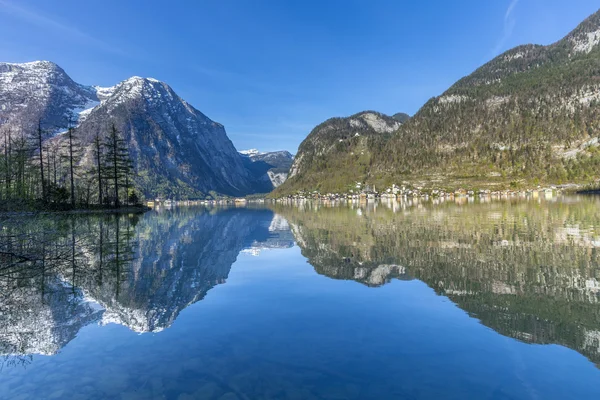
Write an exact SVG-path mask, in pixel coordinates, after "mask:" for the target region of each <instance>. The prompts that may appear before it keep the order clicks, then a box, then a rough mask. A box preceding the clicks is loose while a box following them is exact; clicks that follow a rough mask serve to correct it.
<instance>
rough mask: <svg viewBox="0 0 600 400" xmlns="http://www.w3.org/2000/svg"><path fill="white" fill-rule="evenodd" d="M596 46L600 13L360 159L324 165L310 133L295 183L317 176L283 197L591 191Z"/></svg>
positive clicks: (327, 160) (452, 91)
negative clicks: (395, 190) (405, 185)
mask: <svg viewBox="0 0 600 400" xmlns="http://www.w3.org/2000/svg"><path fill="white" fill-rule="evenodd" d="M599 43H600V12H597V13H595V14H593V15H592V16H590V17H589V18H588V19H586V20H585V21H583V22H582V23H581V24H580V25H579V26H578V27H577V28H576V29H575V30H573V31H572V32H571V33H569V34H568V35H567V36H566V37H565V38H563V39H562V40H560V41H558V42H556V43H554V44H551V45H548V46H540V45H524V46H519V47H516V48H514V49H512V50H509V51H507V52H506V53H504V54H502V55H500V56H498V57H496V58H495V59H493V60H491V61H490V62H488V63H487V64H485V65H483V66H482V67H480V68H479V69H477V70H476V71H474V72H473V73H472V74H471V75H469V76H466V77H464V78H462V79H460V80H459V81H458V82H456V83H455V84H454V85H453V86H452V87H450V88H449V89H448V90H447V91H446V92H444V93H443V94H442V95H441V96H437V97H434V98H432V99H430V100H429V101H428V102H427V103H426V104H425V105H424V106H423V107H422V108H421V109H420V110H419V112H418V113H417V114H416V115H414V116H413V117H411V118H410V119H408V120H406V122H405V123H404V124H403V125H402V127H401V128H400V129H398V130H397V132H395V133H393V134H392V135H389V136H390V139H389V140H378V141H366V142H365V147H364V148H362V149H361V154H363V153H364V154H365V155H366V156H365V158H366V159H364V160H360V159H356V160H353V162H349V163H348V164H345V163H340V162H339V158H338V157H321V154H320V153H319V152H315V151H313V150H312V149H311V148H310V147H311V146H309V144H310V143H311V142H312V138H311V136H313V133H311V135H309V136H308V137H307V139H306V141H305V143H303V144H302V145H301V148H300V149H299V151H298V154H297V156H296V163H295V164H294V167H292V173H291V175H292V176H294V175H296V174H297V173H298V172H302V171H301V170H305V171H310V172H311V174H315V176H314V177H306V176H305V174H302V173H300V176H299V177H298V178H296V179H290V180H289V185H288V184H284V185H283V187H282V188H281V189H283V190H282V191H281V192H280V193H286V192H287V189H298V188H302V189H308V190H314V189H320V190H321V191H323V190H322V189H324V188H327V190H329V189H330V188H338V189H339V190H343V189H344V187H349V186H350V185H352V184H353V183H354V182H355V181H365V182H367V183H370V184H375V185H376V186H377V187H380V186H386V185H390V184H392V183H400V182H402V181H408V182H410V183H414V184H416V183H418V184H419V185H422V186H429V187H446V188H448V189H456V188H458V187H465V186H471V187H472V188H481V186H484V185H489V186H490V187H493V186H495V187H507V186H509V185H510V186H513V187H518V186H534V185H537V184H538V183H551V184H561V183H568V182H573V183H588V182H592V181H594V180H596V179H597V178H598V171H600V151H599V150H598V143H599V135H600V134H599V131H600V122H599V121H600V109H599V107H598V105H599V104H600V103H599V101H600V46H599ZM318 129H319V128H317V129H316V130H318ZM348 151H350V152H351V151H353V149H352V148H348ZM349 161H350V160H349ZM300 163H302V164H304V166H302V167H301V168H300V171H297V170H296V169H295V168H296V167H297V166H298V167H299V166H300ZM297 164H298V165H297ZM365 164H368V165H365ZM344 169H346V170H347V171H346V172H345V173H340V171H341V170H344Z"/></svg>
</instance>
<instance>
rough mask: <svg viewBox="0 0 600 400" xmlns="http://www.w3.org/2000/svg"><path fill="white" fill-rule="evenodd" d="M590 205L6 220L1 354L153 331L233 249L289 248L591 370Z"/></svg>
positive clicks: (595, 291)
mask: <svg viewBox="0 0 600 400" xmlns="http://www.w3.org/2000/svg"><path fill="white" fill-rule="evenodd" d="M567 200H568V201H567ZM599 206H600V202H598V201H597V200H595V199H575V198H565V199H562V200H559V201H556V202H543V203H541V204H540V203H538V202H537V201H535V202H534V201H529V202H526V201H521V202H514V203H509V202H494V203H489V204H468V205H456V204H438V205H433V204H419V203H414V204H411V203H401V204H399V203H393V204H392V203H389V204H385V203H380V204H378V205H373V204H369V205H368V206H367V205H358V204H345V205H341V206H337V207H323V206H320V205H318V204H314V203H304V204H302V205H300V206H283V205H277V206H274V207H272V209H264V208H263V209H252V208H225V209H204V208H175V209H172V210H162V211H153V212H150V213H147V214H145V215H141V216H138V215H121V216H115V215H109V216H106V215H102V216H90V215H87V216H56V215H53V216H44V217H39V216H38V217H36V218H35V219H33V218H32V219H30V220H27V219H23V218H20V219H14V220H11V219H10V218H5V220H3V221H0V224H1V225H2V226H1V229H0V236H1V238H0V239H1V240H0V356H4V357H6V358H7V359H11V360H14V359H15V357H17V358H18V357H24V356H25V357H26V356H29V355H33V354H48V355H49V354H55V353H57V352H58V351H59V350H60V349H61V348H62V347H64V346H65V345H66V344H67V343H68V342H69V341H71V340H72V339H73V338H74V337H75V336H76V335H77V333H78V331H79V330H80V329H81V328H82V327H84V326H86V325H88V324H90V323H99V324H107V323H116V324H121V325H124V326H126V327H128V328H129V329H131V330H133V331H135V332H159V331H161V330H163V329H165V328H167V327H169V326H171V325H172V324H173V322H174V321H175V319H176V318H177V316H178V315H179V313H180V312H181V311H182V310H183V309H185V308H186V307H187V306H189V305H191V304H193V303H195V302H198V301H199V300H201V299H203V298H204V296H205V295H206V294H207V292H208V291H209V290H210V289H211V288H213V287H214V286H215V285H217V284H220V283H223V282H225V281H226V279H227V277H228V275H229V271H230V269H231V266H232V264H233V263H234V262H235V260H236V258H237V257H238V255H239V254H240V252H245V253H249V254H252V255H259V254H260V253H261V251H263V250H265V249H269V248H288V247H292V246H293V244H294V242H295V243H296V244H298V245H299V247H300V249H301V251H302V254H303V255H304V256H305V257H306V258H307V259H308V262H309V263H310V264H311V265H312V266H313V267H314V269H315V271H316V272H317V273H319V274H322V275H325V276H327V277H330V278H334V279H345V280H354V281H357V282H360V283H362V284H364V285H367V286H373V287H376V286H381V285H384V284H386V283H387V282H389V281H390V280H392V279H419V280H421V281H423V282H425V283H426V284H428V285H429V286H430V287H431V288H433V289H434V290H435V291H436V293H438V294H440V295H444V296H447V297H448V298H449V299H451V300H452V301H453V302H454V303H456V304H457V305H458V306H459V307H460V308H462V309H463V310H465V311H466V312H468V313H469V314H470V315H472V316H473V317H475V318H478V319H479V320H480V321H481V322H482V323H483V324H485V325H486V326H489V327H490V328H492V329H494V330H495V331H497V332H499V333H501V334H503V335H506V336H510V337H513V338H516V339H519V340H521V341H524V342H528V343H556V344H561V345H564V346H567V347H570V348H572V349H574V350H576V351H578V352H580V353H581V354H584V355H585V356H586V357H588V358H589V359H590V360H592V361H593V362H594V363H596V364H598V363H600V307H599V300H600V281H599V278H600V266H599V261H598V249H599V247H600V232H599V231H598V230H599V229H600V211H599V210H600V207H599ZM24 362H26V360H25V361H24Z"/></svg>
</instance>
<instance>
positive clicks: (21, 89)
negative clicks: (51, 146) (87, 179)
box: [0, 61, 99, 134]
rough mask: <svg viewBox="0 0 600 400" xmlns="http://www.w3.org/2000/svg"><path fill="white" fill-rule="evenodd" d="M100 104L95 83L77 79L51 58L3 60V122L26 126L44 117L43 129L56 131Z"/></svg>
mask: <svg viewBox="0 0 600 400" xmlns="http://www.w3.org/2000/svg"><path fill="white" fill-rule="evenodd" d="M98 104H99V99H98V95H97V94H96V90H95V89H94V88H93V87H89V86H83V85H80V84H78V83H75V82H74V81H73V80H72V79H71V78H70V77H69V76H68V75H67V74H66V73H65V71H63V70H62V68H60V67H59V66H58V65H56V64H54V63H52V62H49V61H34V62H29V63H23V64H11V63H0V121H2V122H4V123H11V124H13V125H18V126H21V127H23V128H26V127H29V125H31V124H37V122H38V120H41V121H42V125H43V127H44V129H46V130H47V131H49V132H50V133H51V134H54V133H57V132H59V131H61V130H64V129H66V128H67V127H68V125H69V123H70V120H73V122H75V123H76V122H77V121H78V120H79V118H80V117H81V116H82V114H81V113H82V111H84V110H89V109H91V108H93V107H94V106H96V105H98ZM84 115H85V113H84Z"/></svg>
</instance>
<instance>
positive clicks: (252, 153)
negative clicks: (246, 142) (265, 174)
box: [239, 149, 264, 157]
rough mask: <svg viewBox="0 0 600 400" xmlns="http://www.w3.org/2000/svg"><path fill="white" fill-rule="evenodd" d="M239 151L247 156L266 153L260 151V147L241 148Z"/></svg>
mask: <svg viewBox="0 0 600 400" xmlns="http://www.w3.org/2000/svg"><path fill="white" fill-rule="evenodd" d="M239 153H240V154H243V155H245V156H248V157H251V156H258V155H261V154H264V153H262V152H260V151H258V149H248V150H241V151H239Z"/></svg>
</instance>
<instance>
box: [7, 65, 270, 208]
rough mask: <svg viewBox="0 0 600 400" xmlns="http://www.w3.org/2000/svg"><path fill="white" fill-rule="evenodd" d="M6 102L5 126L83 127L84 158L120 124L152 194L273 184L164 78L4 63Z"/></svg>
mask: <svg viewBox="0 0 600 400" xmlns="http://www.w3.org/2000/svg"><path fill="white" fill-rule="evenodd" d="M0 104H1V106H0V123H1V124H2V126H1V128H2V129H4V130H7V129H11V130H14V131H16V132H23V133H25V134H31V133H32V132H35V129H36V128H37V124H38V121H40V122H41V125H42V128H43V129H44V131H45V132H46V135H47V137H48V138H52V137H57V140H60V138H61V132H64V131H65V130H66V129H67V128H68V127H69V125H70V124H71V125H74V126H76V127H77V131H76V135H77V137H78V140H79V141H80V142H81V143H82V145H83V147H84V153H85V155H86V156H87V157H86V156H84V157H83V159H84V160H85V159H86V158H87V159H90V158H91V156H90V152H91V146H90V144H91V143H92V140H93V138H94V136H95V135H96V134H97V133H100V135H104V134H106V132H107V131H108V129H109V128H110V126H111V125H112V124H115V126H116V128H117V129H118V130H119V131H120V132H121V133H122V135H123V137H124V139H125V140H126V142H127V145H128V148H129V152H130V155H131V157H132V159H133V163H134V171H135V183H136V186H137V187H138V188H139V189H140V190H141V191H142V192H143V193H144V194H145V195H146V196H147V197H150V196H161V197H176V198H202V197H205V196H207V195H209V194H213V195H231V196H240V195H246V194H251V193H264V192H268V191H270V190H272V188H273V183H272V182H271V179H270V177H269V175H268V171H266V170H265V171H263V174H262V175H261V174H259V173H257V171H256V168H249V167H248V163H247V162H246V159H245V157H243V156H241V155H240V154H239V153H238V152H237V151H236V149H235V147H234V146H233V143H232V142H231V141H230V140H229V138H228V137H227V134H226V133H225V128H224V127H223V125H221V124H219V123H217V122H214V121H212V120H211V119H210V118H208V117H207V116H205V115H204V114H202V113H201V112H200V111H198V110H197V109H195V108H194V107H192V106H191V105H190V104H189V103H187V102H186V101H185V100H183V99H182V98H180V97H179V96H178V95H177V94H176V93H175V92H174V91H173V89H171V87H169V86H168V85H167V84H165V83H163V82H160V81H158V80H156V79H152V78H141V77H132V78H129V79H126V80H124V81H123V82H121V83H119V84H117V85H115V86H113V87H98V86H84V85H81V84H78V83H76V82H74V81H73V80H72V79H71V78H70V77H69V76H68V75H67V74H66V73H65V71H64V70H63V69H61V68H60V67H59V66H58V65H56V64H54V63H52V62H48V61H36V62H30V63H23V64H11V63H0ZM278 167H279V166H277V168H278ZM263 175H264V176H263Z"/></svg>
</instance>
